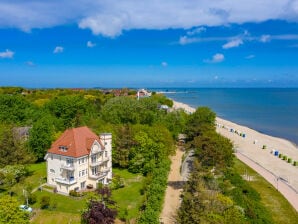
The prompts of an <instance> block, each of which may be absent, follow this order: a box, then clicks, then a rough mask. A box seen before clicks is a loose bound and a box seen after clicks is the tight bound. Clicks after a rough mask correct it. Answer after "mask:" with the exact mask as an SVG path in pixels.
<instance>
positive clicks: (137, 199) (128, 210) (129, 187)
mask: <svg viewBox="0 0 298 224" xmlns="http://www.w3.org/2000/svg"><path fill="white" fill-rule="evenodd" d="M113 173H114V174H116V175H119V176H120V177H122V178H123V179H124V183H125V186H124V188H120V189H117V190H113V191H112V199H113V200H114V201H116V203H117V205H118V212H119V214H118V217H119V218H124V217H125V218H126V219H128V220H131V219H135V218H137V217H138V214H139V207H140V206H141V205H142V202H143V199H144V196H143V195H141V193H140V191H141V188H142V179H143V177H142V176H141V175H140V174H132V173H129V172H128V171H127V170H120V169H113Z"/></svg>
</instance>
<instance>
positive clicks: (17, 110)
mask: <svg viewBox="0 0 298 224" xmlns="http://www.w3.org/2000/svg"><path fill="white" fill-rule="evenodd" d="M32 112H33V106H32V105H31V104H30V102H28V101H27V100H26V99H25V98H24V97H23V96H21V95H3V94H0V121H2V122H5V123H16V124H24V123H26V121H27V120H28V119H30V117H31V115H32Z"/></svg>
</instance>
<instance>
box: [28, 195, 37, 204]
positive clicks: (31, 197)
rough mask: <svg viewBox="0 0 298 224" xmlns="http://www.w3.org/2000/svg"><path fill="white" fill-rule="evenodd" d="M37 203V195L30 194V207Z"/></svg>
mask: <svg viewBox="0 0 298 224" xmlns="http://www.w3.org/2000/svg"><path fill="white" fill-rule="evenodd" d="M36 201H37V198H36V195H35V194H30V195H29V197H28V203H29V204H30V205H33V204H35V203H36Z"/></svg>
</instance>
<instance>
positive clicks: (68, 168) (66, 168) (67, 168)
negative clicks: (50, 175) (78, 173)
mask: <svg viewBox="0 0 298 224" xmlns="http://www.w3.org/2000/svg"><path fill="white" fill-rule="evenodd" d="M61 168H62V169H65V170H74V165H73V163H66V164H62V165H61Z"/></svg>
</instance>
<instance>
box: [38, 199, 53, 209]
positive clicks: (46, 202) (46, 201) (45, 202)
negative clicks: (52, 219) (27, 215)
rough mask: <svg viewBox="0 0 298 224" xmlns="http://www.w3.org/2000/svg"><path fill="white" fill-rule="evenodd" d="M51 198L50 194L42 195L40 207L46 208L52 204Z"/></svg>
mask: <svg viewBox="0 0 298 224" xmlns="http://www.w3.org/2000/svg"><path fill="white" fill-rule="evenodd" d="M50 202H51V198H50V196H42V197H41V201H40V208H41V209H46V208H48V207H49V206H50Z"/></svg>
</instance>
